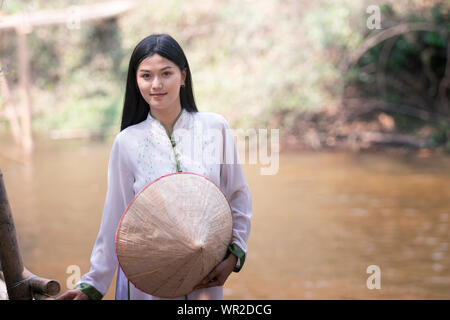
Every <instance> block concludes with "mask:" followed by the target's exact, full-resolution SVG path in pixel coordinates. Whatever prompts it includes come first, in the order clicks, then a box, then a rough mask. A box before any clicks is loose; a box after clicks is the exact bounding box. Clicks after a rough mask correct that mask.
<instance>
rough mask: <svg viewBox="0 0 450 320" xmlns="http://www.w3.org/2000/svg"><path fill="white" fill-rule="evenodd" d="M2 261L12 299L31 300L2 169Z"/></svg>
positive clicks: (0, 180)
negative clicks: (24, 277) (24, 279)
mask: <svg viewBox="0 0 450 320" xmlns="http://www.w3.org/2000/svg"><path fill="white" fill-rule="evenodd" d="M0 261H1V263H2V270H3V275H4V277H5V283H6V287H7V289H8V297H9V299H10V300H31V299H32V295H31V290H30V287H29V286H28V285H27V284H26V283H25V282H24V281H23V277H22V276H23V271H24V268H23V262H22V256H21V254H20V249H19V244H18V242H17V236H16V228H15V227H14V220H13V217H12V214H11V208H10V206H9V202H8V197H7V194H6V189H5V184H4V183H3V174H2V172H1V170H0Z"/></svg>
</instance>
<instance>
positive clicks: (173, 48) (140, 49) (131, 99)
mask: <svg viewBox="0 0 450 320" xmlns="http://www.w3.org/2000/svg"><path fill="white" fill-rule="evenodd" d="M155 53H157V54H159V55H160V56H162V57H164V58H166V59H169V60H170V61H172V62H173V63H175V64H176V65H177V66H178V67H179V68H180V70H181V71H183V70H186V80H185V81H184V86H183V87H181V88H180V103H181V108H182V109H186V111H188V112H198V110H197V106H196V105H195V100H194V94H193V90H192V79H191V70H190V68H189V64H188V61H187V59H186V56H185V55H184V52H183V49H181V47H180V45H179V44H178V42H176V41H175V39H173V38H172V37H171V36H170V35H168V34H152V35H150V36H148V37H146V38H144V39H143V40H141V42H139V43H138V45H137V46H136V48H134V50H133V53H132V54H131V58H130V65H129V66H128V76H127V84H126V89H125V99H124V103H123V112H122V124H121V127H120V131H122V130H124V129H125V128H127V127H128V126H131V125H134V124H137V123H139V122H142V121H144V120H145V119H146V118H147V115H148V112H149V111H150V106H149V105H148V103H147V102H146V101H145V100H144V98H143V97H142V95H141V92H140V91H139V87H138V84H137V81H136V72H137V68H138V67H139V64H140V63H141V61H142V60H144V59H145V58H147V57H150V56H152V55H153V54H155Z"/></svg>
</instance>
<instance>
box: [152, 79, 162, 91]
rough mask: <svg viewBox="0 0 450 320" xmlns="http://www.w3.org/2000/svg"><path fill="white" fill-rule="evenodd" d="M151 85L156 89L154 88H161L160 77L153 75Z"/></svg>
mask: <svg viewBox="0 0 450 320" xmlns="http://www.w3.org/2000/svg"><path fill="white" fill-rule="evenodd" d="M152 87H153V88H154V89H156V88H161V87H162V82H161V79H160V78H159V77H155V78H154V79H153V82H152Z"/></svg>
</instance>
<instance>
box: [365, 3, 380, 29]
mask: <svg viewBox="0 0 450 320" xmlns="http://www.w3.org/2000/svg"><path fill="white" fill-rule="evenodd" d="M366 13H368V14H369V17H368V18H367V20H366V26H367V28H368V29H369V30H374V29H381V13H380V7H379V6H377V5H370V6H368V7H367V9H366Z"/></svg>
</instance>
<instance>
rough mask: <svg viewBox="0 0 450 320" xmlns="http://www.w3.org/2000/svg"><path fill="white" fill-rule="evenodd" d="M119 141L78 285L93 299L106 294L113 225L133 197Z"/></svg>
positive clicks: (111, 270)
mask: <svg viewBox="0 0 450 320" xmlns="http://www.w3.org/2000/svg"><path fill="white" fill-rule="evenodd" d="M121 138H123V136H122V135H121V134H120V133H119V134H118V135H117V136H116V138H115V140H114V143H113V145H112V149H111V154H110V158H109V164H108V188H107V192H106V200H105V205H104V209H103V215H102V220H101V225H100V230H99V232H98V235H97V239H96V241H95V245H94V248H93V250H92V254H91V259H90V261H91V268H90V270H89V272H88V273H86V274H85V275H83V276H82V278H81V280H80V282H79V285H78V287H79V288H80V289H82V290H83V289H85V290H83V291H84V292H85V293H87V294H88V293H89V292H91V293H92V292H94V293H97V295H96V296H97V297H99V294H101V296H100V298H101V297H102V296H104V295H105V294H106V292H107V291H108V288H109V286H110V284H111V281H112V278H113V276H114V273H115V271H116V268H117V265H118V261H117V256H116V250H115V234H116V229H117V226H118V225H119V222H120V218H121V216H122V214H123V212H124V211H125V209H126V208H127V206H128V204H129V202H130V201H131V200H132V199H133V197H134V191H133V183H134V175H133V172H132V170H131V168H130V165H129V161H128V155H127V153H126V149H125V146H124V145H121V143H122V144H123V141H121ZM122 140H123V139H122ZM92 287H93V288H92ZM97 291H98V292H97ZM98 293H99V294H98ZM88 295H89V294H88Z"/></svg>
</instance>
